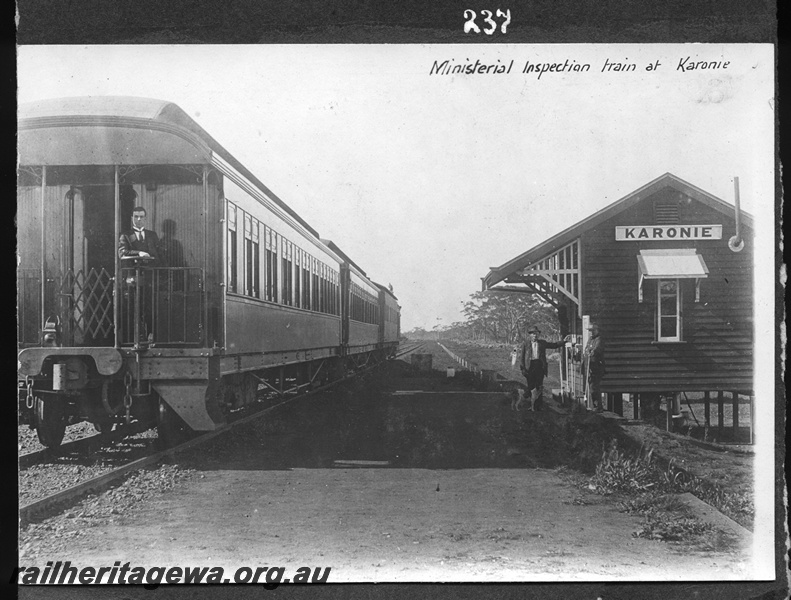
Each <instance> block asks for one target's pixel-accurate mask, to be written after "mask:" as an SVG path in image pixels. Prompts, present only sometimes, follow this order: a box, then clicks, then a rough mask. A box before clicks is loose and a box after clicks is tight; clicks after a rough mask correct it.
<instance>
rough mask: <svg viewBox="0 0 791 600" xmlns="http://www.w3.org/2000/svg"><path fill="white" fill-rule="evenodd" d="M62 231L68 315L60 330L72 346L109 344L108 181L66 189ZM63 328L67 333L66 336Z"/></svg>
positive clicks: (111, 202) (111, 238) (111, 192)
mask: <svg viewBox="0 0 791 600" xmlns="http://www.w3.org/2000/svg"><path fill="white" fill-rule="evenodd" d="M66 202H67V210H66V219H67V220H69V221H71V223H70V224H71V225H72V226H71V227H68V225H69V224H67V227H66V231H70V232H71V235H70V236H69V238H70V239H67V240H66V243H67V245H69V246H70V248H69V250H70V251H68V252H67V253H66V260H67V261H68V262H70V263H71V264H70V265H68V268H67V271H66V272H67V274H68V276H67V277H66V278H64V281H65V283H66V286H64V287H67V288H68V290H64V292H65V293H62V294H61V299H62V301H64V300H65V301H68V302H69V305H70V306H69V309H68V310H65V311H62V312H61V314H63V313H64V312H69V313H70V314H71V318H70V319H69V320H68V321H66V323H65V324H66V325H67V327H66V335H67V339H68V337H72V343H73V344H74V345H76V346H112V345H113V281H114V276H115V251H116V241H115V225H114V223H115V189H114V186H112V185H86V186H81V187H79V188H72V189H71V191H70V192H69V195H67V198H66ZM69 333H70V334H71V335H70V336H69Z"/></svg>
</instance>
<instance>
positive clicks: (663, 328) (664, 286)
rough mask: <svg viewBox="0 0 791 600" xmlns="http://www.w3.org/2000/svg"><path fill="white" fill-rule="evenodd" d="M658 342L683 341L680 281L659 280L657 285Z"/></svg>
mask: <svg viewBox="0 0 791 600" xmlns="http://www.w3.org/2000/svg"><path fill="white" fill-rule="evenodd" d="M656 287H657V340H658V341H660V342H679V341H681V289H680V288H679V285H678V279H659V280H658V284H657V286H656Z"/></svg>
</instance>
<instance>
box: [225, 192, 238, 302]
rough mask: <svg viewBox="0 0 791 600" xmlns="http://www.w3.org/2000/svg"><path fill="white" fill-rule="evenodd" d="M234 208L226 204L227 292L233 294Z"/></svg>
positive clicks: (234, 286) (235, 280)
mask: <svg viewBox="0 0 791 600" xmlns="http://www.w3.org/2000/svg"><path fill="white" fill-rule="evenodd" d="M236 266H237V262H236V206H234V205H233V204H231V203H230V202H229V203H228V265H227V268H228V282H227V283H228V291H229V292H235V291H236V285H237V279H236Z"/></svg>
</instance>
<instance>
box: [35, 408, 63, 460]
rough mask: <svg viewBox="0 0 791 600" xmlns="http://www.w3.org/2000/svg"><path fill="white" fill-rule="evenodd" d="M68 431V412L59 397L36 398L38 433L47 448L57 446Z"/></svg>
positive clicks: (39, 439) (40, 440)
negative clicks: (66, 412)
mask: <svg viewBox="0 0 791 600" xmlns="http://www.w3.org/2000/svg"><path fill="white" fill-rule="evenodd" d="M65 433H66V414H65V411H64V407H63V402H62V401H61V400H60V399H59V398H47V399H46V400H45V399H44V398H36V434H37V435H38V441H39V442H41V444H42V445H43V446H46V447H47V448H57V447H58V446H60V443H61V442H62V441H63V436H64V435H65Z"/></svg>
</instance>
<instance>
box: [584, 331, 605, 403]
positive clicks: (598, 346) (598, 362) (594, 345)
mask: <svg viewBox="0 0 791 600" xmlns="http://www.w3.org/2000/svg"><path fill="white" fill-rule="evenodd" d="M588 331H590V339H589V340H588V344H587V345H586V346H585V359H586V361H587V365H588V369H587V375H588V389H589V390H590V393H591V401H592V403H593V409H594V410H595V411H596V412H602V411H603V410H604V407H603V406H602V403H601V380H602V377H604V374H605V373H606V369H605V368H604V340H603V339H602V337H601V332H600V331H599V326H598V325H596V324H593V323H591V325H590V326H589V327H588Z"/></svg>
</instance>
